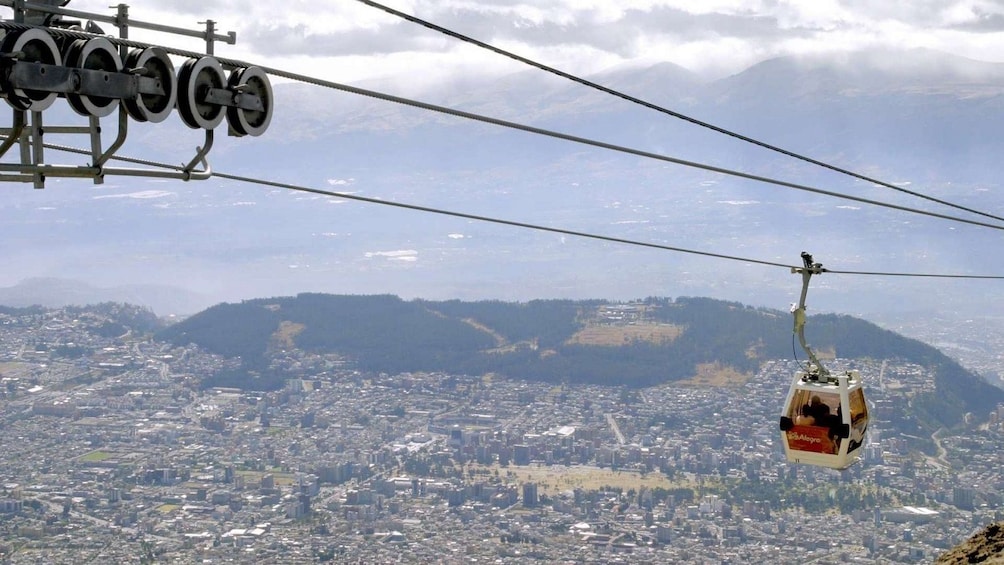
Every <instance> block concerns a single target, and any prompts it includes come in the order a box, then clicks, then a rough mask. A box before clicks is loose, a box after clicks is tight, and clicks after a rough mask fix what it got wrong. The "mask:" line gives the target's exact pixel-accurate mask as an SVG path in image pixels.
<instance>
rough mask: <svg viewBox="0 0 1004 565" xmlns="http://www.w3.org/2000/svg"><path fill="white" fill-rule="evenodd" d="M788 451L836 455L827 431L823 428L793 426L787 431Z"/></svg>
mask: <svg viewBox="0 0 1004 565" xmlns="http://www.w3.org/2000/svg"><path fill="white" fill-rule="evenodd" d="M787 434H788V449H794V450H796V451H811V452H813V453H828V454H833V453H836V446H834V444H833V441H832V440H831V439H830V435H829V429H827V428H825V427H823V426H795V427H793V428H791V429H790V430H788V431H787Z"/></svg>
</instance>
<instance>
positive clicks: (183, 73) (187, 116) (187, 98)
mask: <svg viewBox="0 0 1004 565" xmlns="http://www.w3.org/2000/svg"><path fill="white" fill-rule="evenodd" d="M225 88H226V77H225V76H224V74H223V67H221V66H220V62H219V61H217V60H216V58H215V57H209V56H206V57H199V58H198V59H189V60H187V61H185V62H184V63H183V64H182V65H181V70H180V71H178V115H180V116H181V121H183V122H185V125H187V126H188V127H190V128H192V129H198V128H202V129H213V128H215V127H216V126H218V125H220V122H222V121H223V115H224V108H225V107H224V106H223V105H220V104H216V103H213V102H210V101H208V100H206V98H207V96H208V95H209V91H210V89H225Z"/></svg>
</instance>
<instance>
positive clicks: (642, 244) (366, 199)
mask: <svg viewBox="0 0 1004 565" xmlns="http://www.w3.org/2000/svg"><path fill="white" fill-rule="evenodd" d="M44 145H45V147H46V148H47V149H53V150H56V151H65V152H68V153H76V154H80V155H90V154H91V152H90V151H88V150H86V149H80V148H76V147H69V146H65V145H57V144H54V143H46V144H44ZM112 159H115V160H118V161H123V162H127V163H134V164H139V165H147V166H151V167H159V168H164V169H174V170H178V171H180V170H183V169H184V167H183V166H181V165H171V164H167V163H160V162H157V161H150V160H146V159H137V158H133V157H124V156H121V155H115V156H113V157H112ZM212 176H214V177H219V178H221V179H227V180H232V181H236V182H243V183H248V184H257V185H261V186H271V187H274V188H282V189H286V190H291V191H294V192H305V193H309V194H317V195H320V196H328V197H331V198H341V199H344V200H355V201H358V202H365V203H369V204H379V205H381V206H390V207H394V208H400V209H405V210H412V211H416V212H425V213H430V214H437V215H441V216H450V217H454V218H463V219H466V220H474V221H478V222H487V223H492V224H500V225H505V226H511V227H517V228H523V229H530V230H535V231H542V232H549V233H557V234H561V235H570V236H574V237H581V238H586V239H593V240H598V241H605V242H608V243H619V244H624V245H632V246H636V247H647V248H650V249H659V250H663V251H674V252H677V253H687V254H690V255H700V256H704V257H711V258H715V259H726V260H730V261H738V262H742V263H752V264H756V265H765V266H768V267H780V268H783V269H788V270H796V269H800V268H802V267H796V266H793V265H787V264H784V263H778V262H775V261H765V260H761V259H750V258H747V257H738V256H735V255H726V254H722V253H713V252H708V251H698V250H694V249H687V248H684V247H675V246H671V245H663V244H660V243H651V242H645V241H637V240H633V239H625V238H620V237H613V236H606V235H600V234H595V233H590V232H583V231H576V230H568V229H564V228H555V227H551V226H543V225H539V224H531V223H527V222H519V221H515V220H505V219H501V218H495V217H492V216H483V215H478V214H469V213H467V212H457V211H453V210H445V209H443V208H434V207H431V206H421V205H418V204H408V203H405V202H394V201H391V200H382V199H380V198H372V197H368V196H360V195H358V194H349V193H344V192H336V191H332V190H324V189H321V188H312V187H308V186H302V185H296V184H290V183H284V182H278V181H270V180H264V179H257V178H253V177H245V176H240V175H233V174H228V173H221V172H218V171H213V173H212ZM822 272H824V273H833V274H839V275H862V276H886V277H927V278H952V279H998V280H1004V275H959V274H928V273H895V272H893V273H889V272H879V271H842V270H835V269H823V270H822Z"/></svg>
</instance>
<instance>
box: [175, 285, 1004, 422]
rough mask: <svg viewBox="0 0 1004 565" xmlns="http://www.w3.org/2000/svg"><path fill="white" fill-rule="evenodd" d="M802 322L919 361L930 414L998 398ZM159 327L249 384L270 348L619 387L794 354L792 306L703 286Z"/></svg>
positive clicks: (271, 373)
mask: <svg viewBox="0 0 1004 565" xmlns="http://www.w3.org/2000/svg"><path fill="white" fill-rule="evenodd" d="M806 327H807V330H806V334H807V337H808V338H809V341H810V343H811V344H812V346H813V347H814V348H816V349H817V350H819V351H829V352H833V353H835V354H836V355H838V356H839V357H844V358H863V357H868V358H875V359H902V360H905V361H910V362H914V363H917V364H920V365H922V366H924V367H927V368H929V369H930V370H931V371H933V372H934V374H935V375H936V377H935V379H936V384H937V387H936V388H937V391H936V392H935V393H933V394H931V395H929V396H926V397H925V396H918V397H917V398H915V400H914V405H915V408H916V409H917V410H918V411H920V412H923V413H927V415H928V416H929V417H930V418H933V419H934V420H935V421H937V422H938V423H941V424H948V425H951V424H954V423H956V422H957V421H958V420H959V419H960V418H961V417H962V415H963V414H964V413H965V412H975V413H978V414H985V413H987V412H988V411H989V410H990V409H992V408H993V407H994V406H995V405H996V404H997V403H998V402H1002V401H1004V391H1001V390H1000V389H997V388H995V387H993V386H991V385H989V384H987V383H986V382H985V381H983V380H982V379H980V378H979V377H977V376H976V375H973V374H972V373H970V372H968V371H966V370H965V369H963V368H962V367H961V366H959V365H958V364H957V363H955V362H954V361H952V360H951V359H949V358H948V357H947V356H945V355H944V354H942V353H941V352H940V351H938V350H937V349H934V348H933V347H930V346H928V345H925V344H923V343H921V342H919V341H916V340H912V339H908V338H905V337H903V336H900V335H898V334H896V333H893V332H890V331H887V330H883V329H881V328H879V327H877V326H875V325H874V324H871V323H869V322H866V321H864V320H860V319H856V318H852V317H849V316H836V315H823V316H812V317H810V319H809V323H808V325H807V326H806ZM158 337H159V338H161V339H164V340H167V341H170V342H173V343H175V344H177V345H185V344H188V343H195V344H197V345H199V346H200V347H202V348H204V349H206V350H209V351H211V352H214V353H218V354H221V355H225V356H228V357H240V358H241V359H242V360H243V364H244V366H243V368H242V373H240V374H234V373H230V374H228V375H225V376H218V378H217V379H215V380H211V381H208V382H209V383H212V384H221V383H223V382H225V384H227V385H229V386H241V385H242V384H245V382H246V380H247V378H248V375H249V374H254V375H256V382H255V385H253V386H257V387H261V386H262V385H268V386H279V385H281V382H282V379H283V378H284V377H285V376H287V375H284V374H282V373H281V372H277V371H276V370H275V369H274V367H275V364H274V363H272V360H273V358H274V357H275V355H277V354H279V353H280V352H281V351H282V350H288V349H289V348H291V347H292V348H296V349H300V350H303V351H306V352H311V353H337V354H340V355H343V356H345V357H347V358H348V359H350V360H351V362H352V365H353V366H354V367H355V368H357V369H359V370H362V371H372V372H385V373H391V374H394V373H401V372H411V371H444V372H452V373H457V374H474V375H479V374H485V373H490V372H491V373H497V374H502V375H505V376H509V377H514V378H524V379H532V380H542V381H550V382H565V383H602V384H616V385H623V386H630V387H644V386H650V385H653V384H658V383H663V382H667V381H675V380H680V379H687V378H690V377H693V376H694V375H696V374H697V373H698V371H699V370H701V369H702V368H706V367H708V366H709V365H711V366H715V367H717V368H718V369H719V370H721V369H734V370H735V371H738V372H740V373H743V374H751V373H753V372H755V371H757V369H758V368H759V366H760V364H761V362H762V361H764V360H768V359H786V358H791V355H792V320H791V314H789V313H788V312H781V311H777V310H769V309H763V308H753V307H750V306H745V305H742V304H739V303H734V302H723V301H719V300H712V299H707V298H677V299H675V300H673V299H667V298H648V299H645V300H642V301H638V302H634V303H630V304H620V303H617V304H615V303H608V302H606V301H598V300H592V301H571V300H538V301H531V302H527V303H510V302H499V301H481V302H461V301H457V300H451V301H445V302H431V301H425V300H412V301H404V300H401V299H400V298H398V297H396V296H389V295H380V296H335V295H325V294H300V295H298V296H295V297H281V298H267V299H258V300H249V301H245V302H242V303H239V304H220V305H217V306H214V307H212V308H209V309H208V310H205V311H203V312H201V313H199V314H197V315H195V316H192V317H190V318H188V319H186V320H184V321H182V322H180V323H178V324H175V325H173V326H170V327H168V328H166V329H164V330H162V331H161V332H160V333H159V335H158ZM269 367H273V368H272V369H270V368H269ZM263 376H264V377H263ZM924 419H927V418H924Z"/></svg>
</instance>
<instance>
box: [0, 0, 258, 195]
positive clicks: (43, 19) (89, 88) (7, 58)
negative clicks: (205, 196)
mask: <svg viewBox="0 0 1004 565" xmlns="http://www.w3.org/2000/svg"><path fill="white" fill-rule="evenodd" d="M69 1H70V0H34V1H33V2H28V1H26V0H0V6H6V7H9V8H13V10H14V17H13V19H12V20H0V35H2V39H0V96H2V97H3V98H4V100H5V101H6V102H7V104H9V105H10V106H11V108H12V109H13V114H12V116H13V117H12V120H11V127H9V128H2V127H0V181H5V182H31V183H33V184H34V186H35V188H44V187H45V179H46V177H74V178H90V179H92V180H93V182H94V184H101V183H102V182H103V181H104V177H105V176H107V175H124V176H142V177H159V178H175V179H181V180H193V179H194V180H202V179H207V178H209V177H210V176H212V171H211V169H210V167H209V163H208V161H207V155H208V154H209V151H210V149H211V148H212V146H213V130H214V129H215V128H216V126H218V125H220V123H222V121H223V120H224V118H225V119H226V120H227V124H228V130H229V133H230V134H231V135H234V136H243V135H252V136H257V135H261V134H262V133H264V132H265V130H266V129H267V128H268V126H269V123H270V121H271V119H272V111H273V93H272V86H271V84H270V82H269V79H268V75H267V74H266V73H265V72H264V70H263V69H261V68H260V67H256V66H251V65H247V64H244V63H241V62H239V61H231V60H222V59H218V58H216V57H215V56H214V55H213V47H214V44H215V42H217V41H223V42H226V43H228V44H234V43H236V42H237V35H236V33H234V32H229V33H228V34H225V35H223V34H218V33H216V27H215V26H216V25H215V22H213V21H212V20H209V21H206V22H204V24H205V29H204V30H202V31H198V30H187V29H183V28H176V27H171V26H166V25H161V24H157V23H151V22H143V21H139V20H133V19H131V18H130V17H129V7H128V6H127V5H125V4H119V5H118V6H117V7H116V10H117V12H116V14H115V15H114V16H102V15H100V14H91V13H87V12H80V11H75V10H70V9H67V8H65V6H66V5H67V4H68V3H69ZM67 18H82V19H85V20H86V24H83V25H82V24H81V22H80V21H79V20H73V19H67ZM95 22H105V23H110V24H112V25H114V26H115V27H117V28H118V37H111V36H108V35H105V34H104V32H103V31H102V29H101V28H100V27H99V26H98V25H97V24H96V23H95ZM130 28H142V29H149V30H153V31H158V32H164V33H169V34H174V35H184V36H188V37H197V38H201V39H204V40H205V42H206V52H205V53H193V52H188V51H182V50H178V49H171V48H167V47H160V46H156V45H149V44H144V43H139V42H136V41H131V40H129V29H130ZM171 55H173V56H176V57H179V56H180V57H183V58H185V60H184V62H183V63H182V64H181V66H180V69H179V70H178V72H177V74H175V67H174V63H173V62H172V59H171V57H170V56H171ZM225 69H226V70H229V71H230V74H229V76H227V75H226V74H225V72H224V70H225ZM57 98H64V99H65V100H66V101H67V103H68V104H69V105H70V108H72V109H73V111H74V112H76V113H77V114H80V115H81V116H84V117H85V118H87V124H86V125H55V126H52V125H47V124H45V123H44V121H43V111H44V110H46V109H48V108H49V107H50V106H52V104H53V103H54V102H55V101H56V99H57ZM175 109H177V111H178V114H179V116H180V117H181V120H182V122H184V123H185V125H187V126H188V127H190V128H192V129H202V130H203V131H204V132H205V141H204V142H203V144H202V145H201V146H200V147H197V148H196V152H195V155H194V156H192V157H190V158H186V160H187V164H185V165H182V166H179V167H177V168H175V169H174V170H170V169H164V168H123V167H110V166H108V162H109V160H111V159H113V158H114V157H115V153H116V152H117V151H118V150H119V149H120V148H121V147H122V145H123V144H124V143H125V141H126V137H127V135H128V131H129V119H130V118H132V119H133V120H135V121H137V122H150V123H160V122H163V121H164V120H165V119H167V117H168V116H169V115H170V114H171V112H172V111H174V110H175ZM116 111H118V116H117V118H118V120H117V123H118V127H117V131H116V137H115V139H114V141H112V142H111V143H110V144H108V145H107V146H105V145H104V144H103V142H102V139H101V121H100V120H101V118H104V117H107V116H109V115H111V114H113V113H115V112H116ZM47 134H79V135H83V136H87V139H88V145H89V148H88V149H76V148H72V147H64V146H58V145H54V144H51V143H48V142H47V141H46V140H45V136H46V135H47ZM15 146H16V147H17V149H18V151H16V158H15V159H13V160H10V159H4V158H5V156H6V155H7V153H9V152H11V150H13V149H14V148H15ZM46 149H50V150H60V151H68V152H73V153H82V154H84V155H87V156H89V157H90V162H88V163H87V164H84V165H57V164H51V163H49V162H48V161H47V159H46ZM140 162H141V163H142V161H140Z"/></svg>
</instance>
